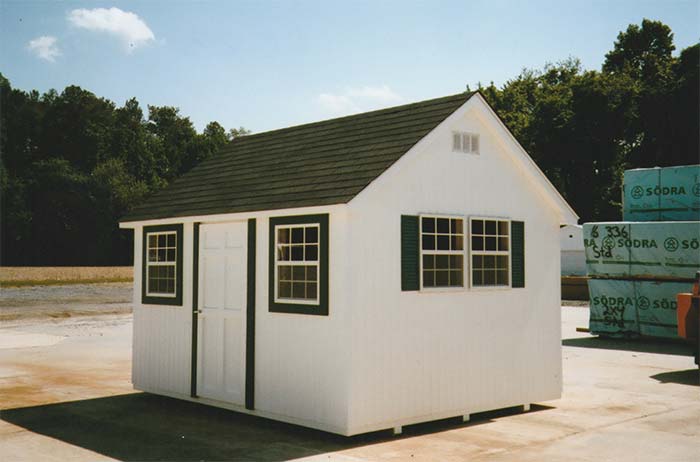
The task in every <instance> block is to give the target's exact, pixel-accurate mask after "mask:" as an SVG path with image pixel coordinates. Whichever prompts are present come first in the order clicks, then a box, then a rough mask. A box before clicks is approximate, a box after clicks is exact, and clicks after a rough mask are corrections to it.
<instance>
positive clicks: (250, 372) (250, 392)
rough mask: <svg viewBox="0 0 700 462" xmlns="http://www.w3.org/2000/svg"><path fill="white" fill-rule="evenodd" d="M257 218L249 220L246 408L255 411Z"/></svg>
mask: <svg viewBox="0 0 700 462" xmlns="http://www.w3.org/2000/svg"><path fill="white" fill-rule="evenodd" d="M255 225H256V222H255V218H250V219H248V277H247V278H246V280H247V290H246V337H245V338H246V346H245V407H246V409H251V410H252V409H255V243H256V239H255V237H256V236H255V228H256V226H255Z"/></svg>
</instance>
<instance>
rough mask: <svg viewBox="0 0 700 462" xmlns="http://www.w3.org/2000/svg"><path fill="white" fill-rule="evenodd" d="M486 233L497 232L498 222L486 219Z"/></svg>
mask: <svg viewBox="0 0 700 462" xmlns="http://www.w3.org/2000/svg"><path fill="white" fill-rule="evenodd" d="M486 234H496V222H495V221H491V220H487V221H486Z"/></svg>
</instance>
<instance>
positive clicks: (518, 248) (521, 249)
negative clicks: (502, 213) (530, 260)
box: [510, 221, 525, 287]
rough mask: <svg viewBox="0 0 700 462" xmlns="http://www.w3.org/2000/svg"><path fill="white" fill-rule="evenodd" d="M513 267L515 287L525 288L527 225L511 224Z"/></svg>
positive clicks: (517, 222)
mask: <svg viewBox="0 0 700 462" xmlns="http://www.w3.org/2000/svg"><path fill="white" fill-rule="evenodd" d="M510 241H511V254H510V258H511V265H512V269H513V273H512V274H513V276H512V278H513V284H512V286H513V287H525V223H524V222H522V221H511V222H510Z"/></svg>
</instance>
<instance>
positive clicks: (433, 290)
mask: <svg viewBox="0 0 700 462" xmlns="http://www.w3.org/2000/svg"><path fill="white" fill-rule="evenodd" d="M466 291H467V288H466V287H424V288H422V289H420V290H419V291H418V293H419V294H454V293H459V292H466Z"/></svg>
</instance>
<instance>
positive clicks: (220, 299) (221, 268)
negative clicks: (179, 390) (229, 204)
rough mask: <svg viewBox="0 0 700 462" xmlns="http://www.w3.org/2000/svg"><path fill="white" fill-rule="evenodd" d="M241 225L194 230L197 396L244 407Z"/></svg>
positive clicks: (243, 239)
mask: <svg viewBox="0 0 700 462" xmlns="http://www.w3.org/2000/svg"><path fill="white" fill-rule="evenodd" d="M247 232H248V231H247V224H246V222H236V223H224V224H209V225H207V224H203V225H201V226H200V232H199V303H198V308H199V315H198V334H197V339H198V346H197V357H198V358H197V394H198V395H199V396H201V397H204V398H211V399H215V400H219V401H225V402H228V403H233V404H240V405H243V404H244V403H245V345H246V276H247V275H246V267H247V266H246V262H247V258H246V240H247Z"/></svg>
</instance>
